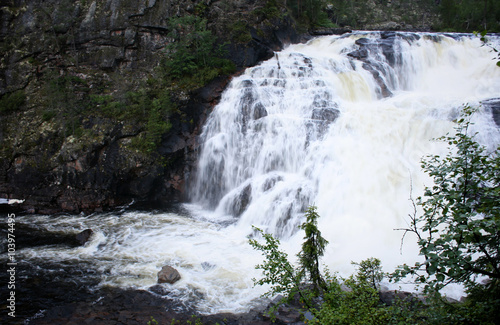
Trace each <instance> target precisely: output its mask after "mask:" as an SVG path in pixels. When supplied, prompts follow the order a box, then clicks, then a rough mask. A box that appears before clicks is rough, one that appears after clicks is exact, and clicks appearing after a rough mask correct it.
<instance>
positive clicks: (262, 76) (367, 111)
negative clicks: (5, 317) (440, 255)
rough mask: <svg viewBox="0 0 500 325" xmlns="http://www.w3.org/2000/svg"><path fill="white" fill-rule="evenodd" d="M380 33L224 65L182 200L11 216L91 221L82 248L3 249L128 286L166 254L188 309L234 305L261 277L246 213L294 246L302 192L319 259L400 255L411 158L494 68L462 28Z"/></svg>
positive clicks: (482, 92) (404, 257)
mask: <svg viewBox="0 0 500 325" xmlns="http://www.w3.org/2000/svg"><path fill="white" fill-rule="evenodd" d="M380 36H381V35H380V34H378V33H361V32H359V33H354V34H353V35H349V36H328V37H321V38H317V39H314V40H312V41H310V42H309V43H307V44H301V45H293V46H289V47H288V48H287V49H285V50H284V51H281V52H279V53H276V55H275V57H274V58H272V59H270V60H268V61H266V62H263V63H262V64H261V65H259V66H257V67H254V68H250V69H247V71H246V72H245V73H244V74H242V75H241V76H239V77H237V78H235V79H234V80H233V81H232V82H231V84H230V85H229V87H228V88H227V90H226V91H225V92H224V94H223V96H222V99H221V102H220V104H219V105H218V106H217V107H216V108H215V109H214V111H213V113H212V114H211V115H210V117H209V119H208V121H207V123H206V126H205V128H204V131H203V134H202V136H201V143H202V146H201V151H200V158H199V167H198V169H197V171H196V175H197V176H196V179H195V180H193V181H192V183H191V188H190V191H191V197H192V203H191V204H186V205H185V206H184V208H185V209H187V210H188V211H189V213H187V214H178V213H142V212H141V213H140V212H123V213H120V214H104V215H103V214H101V215H92V216H72V217H70V216H59V217H50V216H37V217H33V216H29V217H19V218H18V219H17V222H18V223H26V224H30V225H31V226H32V227H39V228H48V230H51V231H57V232H78V231H81V230H83V229H86V228H91V229H93V230H94V232H95V233H94V235H93V236H92V239H91V241H90V242H89V243H87V244H86V245H85V246H84V247H79V248H68V247H66V248H64V247H59V246H44V247H36V248H29V249H23V250H20V251H18V252H17V254H18V258H19V259H23V260H26V261H30V263H33V264H34V265H36V264H38V263H42V261H44V260H51V261H52V262H58V261H75V263H88V264H89V265H95V267H96V268H97V269H98V271H99V273H100V277H101V284H102V285H112V286H122V287H139V288H149V287H150V286H152V285H154V284H155V283H156V274H157V272H158V271H159V270H160V269H161V267H162V266H163V265H166V264H169V265H172V266H174V267H176V268H177V269H178V270H179V271H180V273H181V275H182V280H181V281H179V282H177V283H176V284H174V285H165V287H166V288H167V289H168V290H169V291H170V292H171V293H170V294H171V295H174V296H175V297H177V298H180V299H184V300H185V301H186V302H190V301H191V302H194V303H195V305H196V307H197V308H198V309H199V310H200V311H202V312H207V313H209V312H222V311H229V312H238V311H244V310H247V309H248V308H249V307H251V306H252V305H254V304H255V303H257V299H258V297H259V296H260V295H261V294H262V293H263V292H264V291H265V288H260V287H257V288H253V285H252V280H251V279H252V278H253V277H258V276H259V273H258V271H257V270H255V269H254V266H255V265H256V264H257V263H259V262H260V259H261V257H260V254H259V253H258V252H255V251H253V250H252V249H251V247H250V246H249V245H248V239H247V236H248V235H251V234H252V228H251V226H252V225H255V226H259V227H261V228H263V229H264V230H265V231H267V232H271V233H274V234H276V235H277V236H279V237H280V238H281V241H282V244H283V248H284V249H285V250H286V251H287V252H288V253H289V254H290V256H291V257H293V256H294V255H295V254H296V253H297V252H298V251H299V249H300V244H301V242H302V237H303V234H302V233H301V232H300V231H298V228H297V225H299V224H300V223H301V222H303V213H304V211H305V209H306V208H307V207H308V206H309V205H311V204H314V205H316V206H317V207H318V212H319V214H320V215H321V218H320V220H319V228H320V230H321V231H322V234H323V236H324V237H325V238H326V239H327V240H328V241H329V242H330V244H329V245H328V246H327V250H326V253H325V256H324V258H323V262H324V264H325V265H327V266H328V267H329V269H330V270H331V271H338V272H340V273H341V275H345V276H347V275H349V274H351V272H352V271H353V268H352V265H351V264H350V263H351V261H355V262H359V261H361V260H362V259H365V258H368V257H377V258H379V259H381V260H382V264H383V266H384V270H385V271H391V270H393V269H394V267H395V266H396V265H398V264H401V263H410V264H413V263H414V262H415V261H416V260H418V258H419V257H418V249H417V247H416V243H415V238H411V236H410V235H408V236H407V237H406V240H405V243H404V245H403V246H402V249H401V245H400V244H401V236H402V232H401V231H396V230H395V229H397V228H401V227H405V226H406V222H407V216H408V214H409V213H412V204H411V201H410V200H409V199H410V194H412V195H413V197H414V198H415V197H417V196H418V195H421V194H422V191H423V188H424V185H429V184H430V182H431V180H430V179H429V178H428V176H427V175H425V174H424V173H422V171H421V170H420V159H421V158H422V157H423V156H425V155H427V154H445V153H446V150H447V149H446V146H445V145H444V144H443V143H440V142H436V141H432V139H434V138H437V137H440V136H442V135H445V134H446V133H447V132H451V131H452V130H453V127H454V122H453V120H454V119H455V118H456V117H457V113H458V110H459V109H460V107H462V105H463V104H464V103H470V104H473V105H477V104H479V103H480V101H482V100H486V99H490V98H498V97H500V69H499V68H496V67H495V65H494V62H493V61H492V59H493V58H494V54H493V53H491V51H489V49H488V48H487V47H482V46H481V43H480V41H479V40H478V39H477V38H474V37H466V36H464V37H458V36H454V37H449V36H436V35H430V34H429V35H428V34H396V35H392V36H391V37H389V38H387V37H385V38H384V39H383V40H381V38H380ZM390 49H394V52H391V51H390ZM356 51H358V52H357V54H356ZM349 53H351V54H349ZM391 53H392V54H391ZM374 76H377V78H375V77H374ZM475 123H476V124H475V128H476V130H477V131H479V132H480V134H479V138H480V140H481V141H482V142H483V143H485V144H487V145H489V146H490V147H491V148H494V147H495V145H496V144H498V143H500V133H499V131H498V128H497V126H496V125H495V124H494V122H493V120H492V118H491V112H489V111H488V110H487V109H486V108H484V109H482V111H481V113H480V114H477V115H476V116H475ZM449 294H450V295H452V296H453V295H455V296H456V295H457V294H459V293H454V292H450V293H449Z"/></svg>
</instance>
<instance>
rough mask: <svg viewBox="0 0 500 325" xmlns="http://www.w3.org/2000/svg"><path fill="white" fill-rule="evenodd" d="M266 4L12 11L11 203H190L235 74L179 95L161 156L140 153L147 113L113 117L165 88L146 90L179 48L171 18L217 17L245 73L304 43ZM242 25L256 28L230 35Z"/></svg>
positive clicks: (3, 177)
mask: <svg viewBox="0 0 500 325" xmlns="http://www.w3.org/2000/svg"><path fill="white" fill-rule="evenodd" d="M265 3H266V1H257V0H246V1H244V0H240V1H217V0H212V1H211V0H203V1H199V0H193V1H192V0H134V1H130V0H107V1H89V0H87V1H85V0H82V1H73V0H51V1H41V0H35V1H31V0H30V1H22V0H16V1H14V0H12V1H8V2H7V4H6V5H2V7H1V10H0V15H1V17H0V20H1V22H2V24H1V26H0V28H1V29H0V40H1V41H0V46H1V49H2V51H1V52H2V57H1V61H0V96H1V104H0V105H1V106H0V108H1V110H0V114H1V123H0V127H1V128H0V141H1V143H2V149H1V156H0V157H1V160H0V197H6V198H18V199H25V200H26V201H25V207H26V208H27V209H29V210H30V211H32V212H42V213H43V212H49V213H50V212H56V211H68V212H78V211H95V210H100V209H106V208H109V207H114V206H117V205H121V204H127V203H129V202H131V201H132V200H136V201H143V202H145V203H147V204H153V203H155V202H169V201H174V200H178V199H179V198H181V196H182V193H183V189H184V184H185V182H186V179H187V178H188V177H189V169H190V166H191V164H192V163H193V162H194V160H195V150H196V147H197V143H196V136H197V134H198V132H199V129H200V126H201V123H202V122H203V121H204V119H205V116H206V114H207V112H209V111H210V109H211V107H212V106H213V105H214V104H215V103H216V102H217V100H218V97H219V95H220V92H221V91H222V90H223V88H224V86H225V83H226V82H227V80H228V78H229V76H221V77H219V78H216V79H215V80H213V81H212V82H211V83H210V84H209V85H207V86H206V87H204V88H201V89H197V90H189V91H173V92H172V95H170V97H171V101H172V102H173V103H175V110H174V111H173V113H172V114H171V115H170V116H168V120H169V126H170V127H169V129H168V132H167V133H164V134H163V135H162V138H161V139H162V140H161V141H160V143H159V145H158V146H157V147H155V150H144V148H142V149H141V146H140V145H137V142H138V141H136V140H137V139H139V138H140V137H141V134H143V133H144V130H145V125H147V123H148V119H147V115H144V114H142V113H141V112H140V110H141V109H138V111H139V112H138V113H137V115H131V114H128V115H127V114H124V113H122V112H121V111H120V109H119V107H118V108H116V107H115V108H114V110H110V109H111V108H113V104H117V103H118V104H120V105H132V104H135V103H136V102H139V101H140V100H141V98H142V97H137V96H139V95H137V94H141V91H144V89H151V87H153V86H145V85H147V84H148V82H149V83H153V84H154V83H155V82H156V81H157V80H159V79H158V78H157V77H158V74H159V72H158V65H159V62H160V61H161V60H162V58H163V57H164V56H165V48H166V46H167V45H168V44H169V42H171V39H169V37H168V33H169V32H170V30H169V27H168V20H169V18H170V17H177V16H183V15H187V14H193V15H195V14H196V15H199V16H201V17H203V18H206V19H207V20H208V27H209V29H210V30H212V31H213V33H214V37H216V38H217V39H218V42H220V43H222V42H224V41H226V42H229V43H228V45H226V49H227V50H226V53H227V54H226V55H227V57H228V58H230V59H231V60H232V61H233V62H235V64H236V66H237V67H238V68H239V69H241V68H244V67H246V66H251V65H254V64H255V63H256V62H258V61H259V60H262V59H266V58H268V57H270V56H271V55H272V54H273V50H278V49H280V48H281V47H282V46H283V44H284V43H285V42H291V41H298V38H299V37H298V35H297V33H296V32H295V28H294V25H293V23H292V21H291V20H290V19H280V18H276V17H273V19H272V20H271V19H268V18H265V17H259V16H258V15H251V13H252V12H254V11H255V10H256V9H258V8H263V6H264V4H265ZM242 17H244V20H243V21H244V22H245V25H244V26H245V28H246V29H245V30H242V31H239V32H238V33H239V34H238V33H235V32H234V30H233V32H232V33H230V35H228V33H227V30H228V28H229V27H231V24H233V23H234V22H235V21H238V20H239V21H242ZM242 36H243V37H242ZM148 87H149V88H148ZM167 87H168V85H167ZM131 94H132V95H131ZM134 96H136V97H134ZM137 98H138V99H137ZM145 106H146V107H143V108H142V110H144V111H146V110H147V109H149V108H148V107H147V105H145ZM127 107H129V106H127ZM141 114H142V115H141ZM144 116H146V118H144Z"/></svg>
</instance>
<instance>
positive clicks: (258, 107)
mask: <svg viewBox="0 0 500 325" xmlns="http://www.w3.org/2000/svg"><path fill="white" fill-rule="evenodd" d="M266 116H267V110H266V108H265V107H264V105H262V104H261V103H257V104H255V106H254V108H253V119H254V120H258V119H261V118H263V117H266Z"/></svg>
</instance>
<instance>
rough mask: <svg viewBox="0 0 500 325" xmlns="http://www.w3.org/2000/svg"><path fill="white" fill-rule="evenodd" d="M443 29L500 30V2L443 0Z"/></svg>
mask: <svg viewBox="0 0 500 325" xmlns="http://www.w3.org/2000/svg"><path fill="white" fill-rule="evenodd" d="M439 10H440V13H441V18H442V20H443V26H442V29H453V30H456V31H463V32H472V31H474V30H486V29H488V30H490V31H493V32H498V31H500V3H499V2H498V1H491V0H479V1H478V0H442V1H441V3H440V6H439Z"/></svg>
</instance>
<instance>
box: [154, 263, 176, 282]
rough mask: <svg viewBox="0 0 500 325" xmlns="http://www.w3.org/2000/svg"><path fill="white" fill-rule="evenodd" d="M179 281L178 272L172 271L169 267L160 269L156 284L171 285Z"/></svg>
mask: <svg viewBox="0 0 500 325" xmlns="http://www.w3.org/2000/svg"><path fill="white" fill-rule="evenodd" d="M180 279H181V275H180V274H179V271H177V270H176V269H174V268H173V267H171V266H169V265H165V266H164V267H162V269H161V271H160V272H158V283H170V284H173V283H175V282H177V281H179V280H180Z"/></svg>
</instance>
